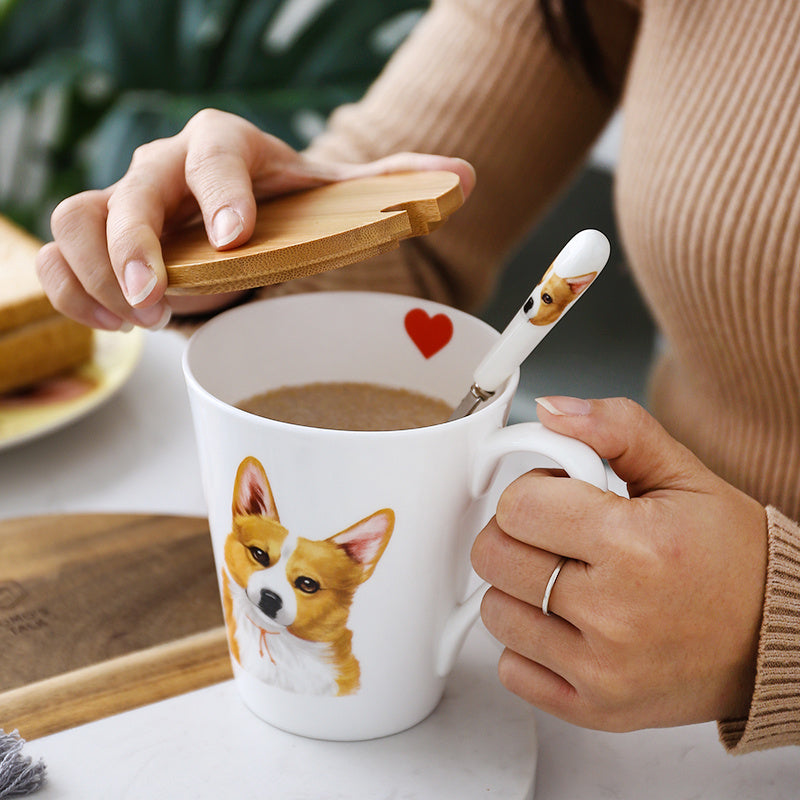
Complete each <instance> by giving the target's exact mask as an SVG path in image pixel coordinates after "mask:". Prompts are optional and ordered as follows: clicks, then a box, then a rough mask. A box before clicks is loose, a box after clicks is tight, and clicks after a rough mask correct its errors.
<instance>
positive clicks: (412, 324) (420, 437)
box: [184, 292, 606, 740]
mask: <svg viewBox="0 0 800 800" xmlns="http://www.w3.org/2000/svg"><path fill="white" fill-rule="evenodd" d="M498 335H499V334H498V333H497V331H495V330H494V329H493V328H491V327H490V326H488V325H486V324H485V323H484V322H482V321H480V320H478V319H476V318H475V317H472V316H470V315H468V314H465V313H462V312H460V311H457V310H455V309H452V308H449V307H447V306H443V305H440V304H437V303H432V302H427V301H422V300H418V299H414V298H409V297H403V296H399V295H389V294H379V293H371V292H332V293H319V294H305V295H294V296H289V297H283V298H276V299H272V300H266V301H261V302H254V303H250V304H247V305H244V306H241V307H239V308H235V309H232V310H230V311H227V312H224V313H222V314H220V315H219V316H217V317H215V318H214V319H212V320H211V321H210V322H208V323H206V324H205V325H204V326H203V327H202V328H201V329H200V330H198V331H197V332H196V333H195V334H194V336H193V337H192V339H191V341H190V342H189V345H188V347H187V349H186V352H185V355H184V373H185V377H186V381H187V385H188V389H189V396H190V401H191V407H192V414H193V418H194V425H195V430H196V435H197V442H198V449H199V456H200V465H201V471H202V475H203V483H204V491H205V496H206V500H207V503H208V513H209V526H210V530H211V537H212V542H213V548H214V555H215V559H216V564H217V572H218V577H219V580H220V590H221V594H222V598H223V606H224V609H225V615H226V622H227V626H228V638H229V644H230V647H231V655H232V659H231V660H232V663H233V667H234V675H235V680H236V682H237V686H238V689H239V691H240V694H241V696H242V698H243V700H244V702H245V704H246V705H247V706H248V707H249V708H250V709H251V710H252V711H254V712H255V713H256V714H257V715H258V716H259V717H261V718H263V719H264V720H266V721H267V722H269V723H271V724H273V725H275V726H277V727H279V728H282V729H284V730H287V731H291V732H293V733H298V734H302V735H305V736H311V737H315V738H322V739H336V740H357V739H369V738H375V737H379V736H385V735H388V734H392V733H396V732H399V731H402V730H404V729H406V728H408V727H411V726H412V725H414V724H416V723H417V722H419V721H420V720H422V719H424V718H425V717H426V716H427V715H428V714H429V713H430V712H431V711H432V710H433V709H434V708H435V707H436V705H437V703H438V702H439V700H440V698H441V696H442V693H443V690H444V684H445V678H446V675H447V673H448V672H449V670H450V668H451V667H452V665H453V662H454V660H455V658H456V655H457V653H458V650H459V648H460V646H461V644H462V642H463V640H464V637H465V636H466V633H467V632H468V630H469V628H470V626H471V625H472V623H473V622H474V621H475V619H476V618H477V616H478V613H479V604H480V599H481V595H482V591H481V590H477V591H473V592H472V594H471V595H470V596H468V597H466V598H465V595H466V594H468V591H467V590H468V588H469V582H470V576H471V575H472V576H473V577H474V573H471V570H470V566H469V552H470V548H471V545H472V541H473V539H474V537H475V535H476V534H477V533H478V531H479V530H480V528H481V527H482V525H484V524H485V523H486V522H487V521H488V519H489V517H490V516H491V513H492V509H491V508H489V509H487V508H486V507H485V506H486V503H485V502H482V500H481V498H485V493H486V491H487V489H488V487H489V485H490V483H491V481H492V478H493V475H494V474H495V473H496V469H497V467H498V466H499V464H500V462H501V460H502V459H503V456H504V455H505V454H507V453H511V452H514V451H523V452H527V453H535V454H540V455H542V456H544V457H545V459H549V461H548V462H547V463H550V462H555V463H556V464H559V465H561V466H562V467H563V468H564V469H565V470H566V471H567V473H568V474H569V475H571V476H573V477H576V478H580V479H582V480H585V481H588V482H591V483H593V484H595V485H597V486H600V487H601V488H606V473H605V470H604V467H603V464H602V462H601V460H600V459H599V458H598V457H597V455H596V454H595V453H594V452H593V451H592V450H591V449H590V448H588V447H587V446H586V445H584V444H582V443H581V442H578V441H575V440H573V439H569V438H566V437H564V436H560V435H558V434H555V433H553V432H552V431H549V430H547V429H545V428H543V427H542V426H541V425H539V424H538V423H533V422H530V423H521V424H517V425H511V426H509V427H504V425H505V422H506V420H507V417H508V412H509V407H510V404H511V400H512V397H513V394H514V391H515V389H516V385H517V381H518V377H519V376H518V374H517V375H515V376H513V377H512V378H511V379H509V381H508V382H507V383H506V385H505V386H504V387H503V388H502V389H501V390H499V391H498V392H497V393H496V394H495V396H494V397H493V398H492V399H491V400H490V401H489V402H487V403H485V404H484V405H483V407H481V408H480V409H479V410H477V411H476V412H475V413H473V414H472V415H471V416H469V417H465V418H463V419H459V420H454V421H452V422H446V423H443V424H440V425H433V426H429V427H424V428H415V429H410V430H397V431H376V432H369V431H341V430H327V429H322V428H311V427H305V426H299V425H292V424H287V423H283V422H276V421H274V420H270V419H265V418H263V417H258V416H255V415H252V414H249V413H246V412H244V411H241V410H240V409H238V408H236V407H235V405H234V404H236V403H240V402H241V401H243V400H244V399H246V398H249V397H251V396H253V395H256V394H259V393H262V392H265V391H267V390H269V389H274V388H278V387H281V386H289V385H298V384H306V383H312V382H324V381H335V382H341V381H346V382H366V383H373V384H381V385H385V386H395V387H400V388H404V389H411V390H414V391H419V392H423V393H425V394H427V395H429V396H433V397H438V398H441V399H443V400H445V401H447V402H448V403H449V404H451V405H453V406H455V405H456V404H457V403H458V402H459V400H460V399H461V398H462V396H463V395H464V393H465V392H466V390H467V389H468V388H469V386H470V385H471V382H472V371H473V369H474V367H475V365H476V364H477V363H478V361H480V359H481V357H482V356H483V355H484V353H485V352H486V351H487V350H488V349H489V348H490V347H491V345H492V343H493V342H494V341H495V340H496V338H497V337H498ZM541 463H544V460H542V462H541Z"/></svg>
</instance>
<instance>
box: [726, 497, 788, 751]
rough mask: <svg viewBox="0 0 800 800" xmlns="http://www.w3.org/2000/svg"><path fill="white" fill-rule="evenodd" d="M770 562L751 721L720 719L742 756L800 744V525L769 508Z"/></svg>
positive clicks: (732, 747) (728, 745)
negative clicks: (770, 748) (767, 749)
mask: <svg viewBox="0 0 800 800" xmlns="http://www.w3.org/2000/svg"><path fill="white" fill-rule="evenodd" d="M767 524H768V530H769V533H768V536H769V560H768V567H767V583H766V592H765V597H764V615H763V621H762V624H761V633H760V638H759V645H758V664H757V668H756V683H755V691H754V692H753V699H752V701H751V704H750V713H749V715H748V717H747V719H741V720H726V721H722V722H719V723H718V729H719V735H720V740H721V741H722V743H723V745H725V747H726V749H727V750H728V751H729V752H732V753H735V754H740V753H748V752H750V751H753V750H763V749H766V748H768V747H780V746H782V745H790V744H795V745H796V744H799V743H800V525H798V524H797V523H796V522H793V521H791V520H790V519H788V517H785V516H784V515H783V514H781V513H780V511H778V510H777V509H775V508H773V507H771V506H770V507H768V508H767Z"/></svg>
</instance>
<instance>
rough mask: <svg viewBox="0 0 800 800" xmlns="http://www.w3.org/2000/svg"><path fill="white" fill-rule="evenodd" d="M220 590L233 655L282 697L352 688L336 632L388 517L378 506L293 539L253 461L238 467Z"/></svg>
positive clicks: (387, 533) (356, 675)
mask: <svg viewBox="0 0 800 800" xmlns="http://www.w3.org/2000/svg"><path fill="white" fill-rule="evenodd" d="M232 510H233V524H232V528H231V532H230V533H229V534H228V537H227V539H226V541H225V566H224V568H223V570H222V593H223V607H224V611H225V619H226V623H227V627H228V640H229V644H230V648H231V653H232V654H233V657H234V658H235V659H236V660H237V661H238V662H239V664H241V666H242V667H243V668H244V669H245V670H246V671H247V672H248V673H250V674H251V675H253V676H255V677H256V678H259V679H260V680H262V681H264V682H265V683H269V684H272V685H274V686H278V687H280V688H282V689H286V690H288V691H293V692H299V693H305V694H318V695H345V694H351V693H353V692H355V691H357V689H358V687H359V682H360V675H361V672H360V666H359V663H358V660H357V659H356V657H355V656H354V655H353V651H352V647H351V643H352V632H351V631H350V630H349V629H348V628H347V627H346V625H347V619H348V616H349V613H350V606H351V603H352V600H353V596H354V595H355V592H356V589H357V588H358V587H359V586H360V585H361V584H362V583H364V581H366V580H367V579H368V578H370V577H371V575H372V574H373V572H374V571H375V567H376V566H377V563H378V561H379V559H380V557H381V556H382V555H383V552H384V550H385V549H386V546H387V545H388V543H389V538H390V537H391V534H392V530H393V528H394V512H393V511H392V510H391V509H382V510H380V511H376V512H375V513H374V514H371V515H370V516H368V517H366V518H364V519H362V520H361V521H360V522H357V523H356V524H355V525H352V526H351V527H349V528H347V529H346V530H343V531H341V532H339V533H336V534H334V535H333V536H331V537H329V538H328V539H324V540H321V541H316V540H311V539H306V538H303V537H300V536H296V535H293V534H292V533H290V532H289V531H288V530H287V529H286V528H285V527H284V526H283V525H281V522H280V518H279V516H278V510H277V507H276V505H275V500H274V498H273V496H272V490H271V488H270V485H269V481H268V480H267V475H266V472H265V471H264V467H263V466H262V465H261V463H260V462H259V461H258V460H257V459H255V458H252V457H248V458H246V459H245V460H244V461H242V463H241V464H240V465H239V469H238V471H237V474H236V481H235V484H234V491H233V508H232Z"/></svg>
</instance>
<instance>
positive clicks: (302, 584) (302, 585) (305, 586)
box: [294, 575, 319, 594]
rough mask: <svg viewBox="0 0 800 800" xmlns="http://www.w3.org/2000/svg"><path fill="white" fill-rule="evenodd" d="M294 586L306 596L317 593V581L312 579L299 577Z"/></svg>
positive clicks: (303, 576)
mask: <svg viewBox="0 0 800 800" xmlns="http://www.w3.org/2000/svg"><path fill="white" fill-rule="evenodd" d="M294 585H295V587H296V588H298V589H299V590H300V591H301V592H305V593H306V594H314V592H318V591H319V583H317V581H315V580H314V579H313V578H307V577H306V576H305V575H301V576H300V577H299V578H298V579H297V580H296V581H295V582H294Z"/></svg>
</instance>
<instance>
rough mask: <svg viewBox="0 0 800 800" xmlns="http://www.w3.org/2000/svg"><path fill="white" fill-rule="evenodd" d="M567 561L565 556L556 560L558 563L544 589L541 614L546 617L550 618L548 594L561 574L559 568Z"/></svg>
mask: <svg viewBox="0 0 800 800" xmlns="http://www.w3.org/2000/svg"><path fill="white" fill-rule="evenodd" d="M567 561H569V559H568V558H567V557H566V556H561V558H559V559H558V563H557V564H556V565H555V568H554V569H553V571H552V572H551V573H550V578H549V580H548V581H547V586H545V587H544V597H542V614H544V615H545V616H546V617H549V616H550V610H549V608H548V606H549V605H550V593H551V592H552V591H553V587H554V586H555V585H556V580H557V579H558V576H559V573H560V572H561V567H563V566H564V564H566V563H567Z"/></svg>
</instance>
